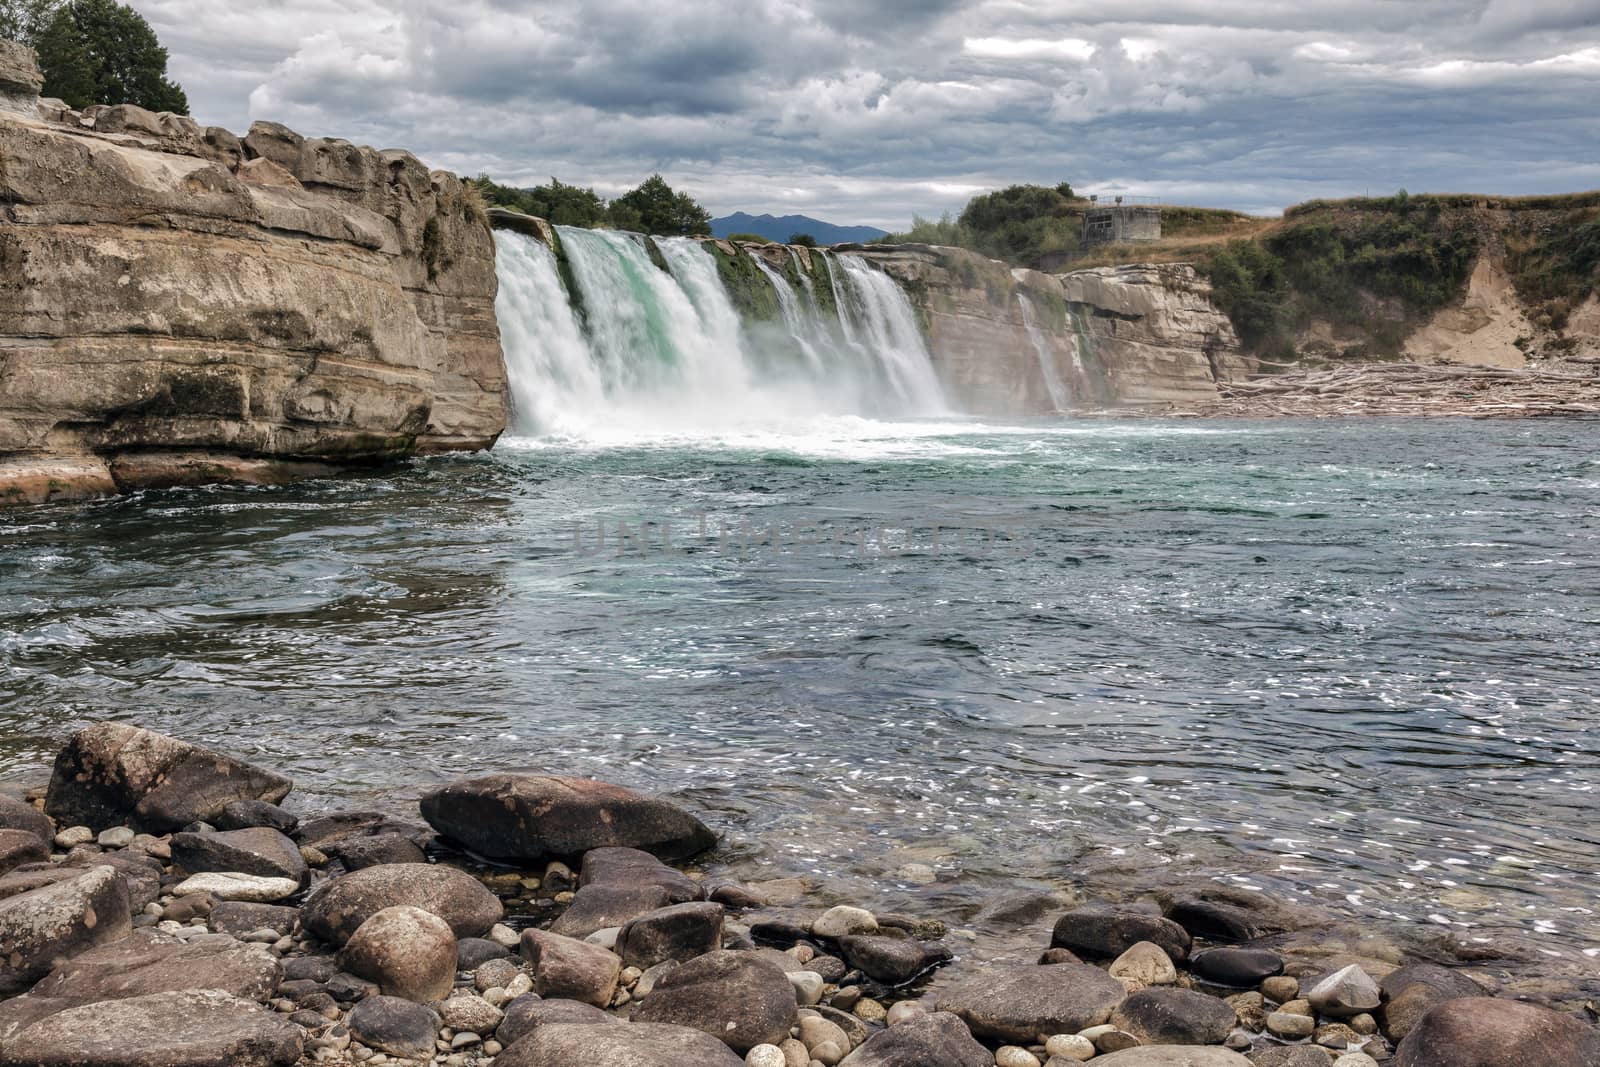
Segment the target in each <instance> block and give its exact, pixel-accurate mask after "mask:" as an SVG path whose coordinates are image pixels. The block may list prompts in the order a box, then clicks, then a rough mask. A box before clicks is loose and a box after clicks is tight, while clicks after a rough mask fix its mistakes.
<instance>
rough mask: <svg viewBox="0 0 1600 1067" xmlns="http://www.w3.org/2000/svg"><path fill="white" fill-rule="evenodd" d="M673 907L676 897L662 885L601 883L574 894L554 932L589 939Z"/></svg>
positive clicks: (551, 925) (553, 929) (553, 924)
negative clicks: (601, 932) (595, 933)
mask: <svg viewBox="0 0 1600 1067" xmlns="http://www.w3.org/2000/svg"><path fill="white" fill-rule="evenodd" d="M671 903H672V893H671V892H669V891H668V890H666V889H663V888H662V887H661V886H658V885H648V884H645V885H623V884H613V883H610V882H597V883H595V884H593V885H586V886H584V887H582V888H581V889H579V890H578V891H577V892H576V893H575V894H573V897H572V903H570V904H568V905H567V910H566V911H564V912H562V913H561V916H560V917H559V918H557V919H556V921H555V922H553V923H551V924H550V929H551V930H552V931H554V932H555V933H558V934H565V935H566V936H567V937H588V936H589V935H590V934H592V933H594V932H595V931H596V930H609V929H612V928H613V927H622V926H626V925H627V924H628V923H630V922H632V921H633V920H634V919H637V918H638V917H639V916H641V915H648V914H649V913H650V912H652V911H659V910H660V909H662V908H665V907H667V906H669V905H670V904H671Z"/></svg>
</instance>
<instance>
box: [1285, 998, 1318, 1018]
mask: <svg viewBox="0 0 1600 1067" xmlns="http://www.w3.org/2000/svg"><path fill="white" fill-rule="evenodd" d="M1278 1010H1279V1011H1281V1012H1283V1013H1284V1014H1285V1015H1310V1014H1311V1002H1310V1001H1309V1000H1291V1001H1287V1002H1285V1003H1284V1004H1283V1006H1282V1007H1280V1008H1279V1009H1278Z"/></svg>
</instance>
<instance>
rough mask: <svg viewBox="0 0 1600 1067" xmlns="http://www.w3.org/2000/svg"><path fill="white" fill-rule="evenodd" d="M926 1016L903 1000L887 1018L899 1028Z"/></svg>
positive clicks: (890, 1010) (916, 1007)
mask: <svg viewBox="0 0 1600 1067" xmlns="http://www.w3.org/2000/svg"><path fill="white" fill-rule="evenodd" d="M926 1014H928V1009H927V1008H924V1007H923V1006H922V1005H921V1004H918V1003H917V1002H916V1001H914V1000H902V1001H900V1002H899V1003H898V1004H896V1005H895V1006H894V1007H892V1008H890V1009H889V1014H888V1016H887V1017H886V1018H887V1021H888V1023H889V1025H890V1026H898V1025H899V1024H900V1023H903V1022H905V1021H906V1020H907V1019H915V1018H917V1017H918V1016H921V1015H926ZM1089 1047H1090V1048H1091V1049H1093V1048H1094V1046H1093V1045H1090V1046H1089ZM1091 1055H1092V1053H1091Z"/></svg>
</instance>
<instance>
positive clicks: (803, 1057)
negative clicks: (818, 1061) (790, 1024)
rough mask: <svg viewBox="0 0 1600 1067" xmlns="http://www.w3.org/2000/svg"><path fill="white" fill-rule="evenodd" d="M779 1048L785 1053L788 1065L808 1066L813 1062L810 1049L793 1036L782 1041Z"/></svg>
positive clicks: (785, 1061)
mask: <svg viewBox="0 0 1600 1067" xmlns="http://www.w3.org/2000/svg"><path fill="white" fill-rule="evenodd" d="M778 1049H779V1050H780V1051H781V1052H782V1053H783V1062H784V1063H785V1064H787V1065H788V1067H806V1064H808V1063H810V1062H811V1053H810V1051H809V1050H807V1049H806V1047H805V1046H804V1045H802V1044H801V1043H800V1042H799V1041H796V1040H795V1039H794V1038H792V1037H791V1038H789V1039H787V1040H786V1041H782V1042H780V1043H779V1045H778Z"/></svg>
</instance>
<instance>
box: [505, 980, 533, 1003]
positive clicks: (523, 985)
mask: <svg viewBox="0 0 1600 1067" xmlns="http://www.w3.org/2000/svg"><path fill="white" fill-rule="evenodd" d="M531 992H533V978H532V977H531V976H530V975H527V974H519V975H517V976H516V977H515V978H513V979H511V981H509V982H507V983H506V993H507V994H509V995H510V997H511V999H512V1000H515V999H517V998H518V997H520V996H522V995H523V994H524V993H531Z"/></svg>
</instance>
